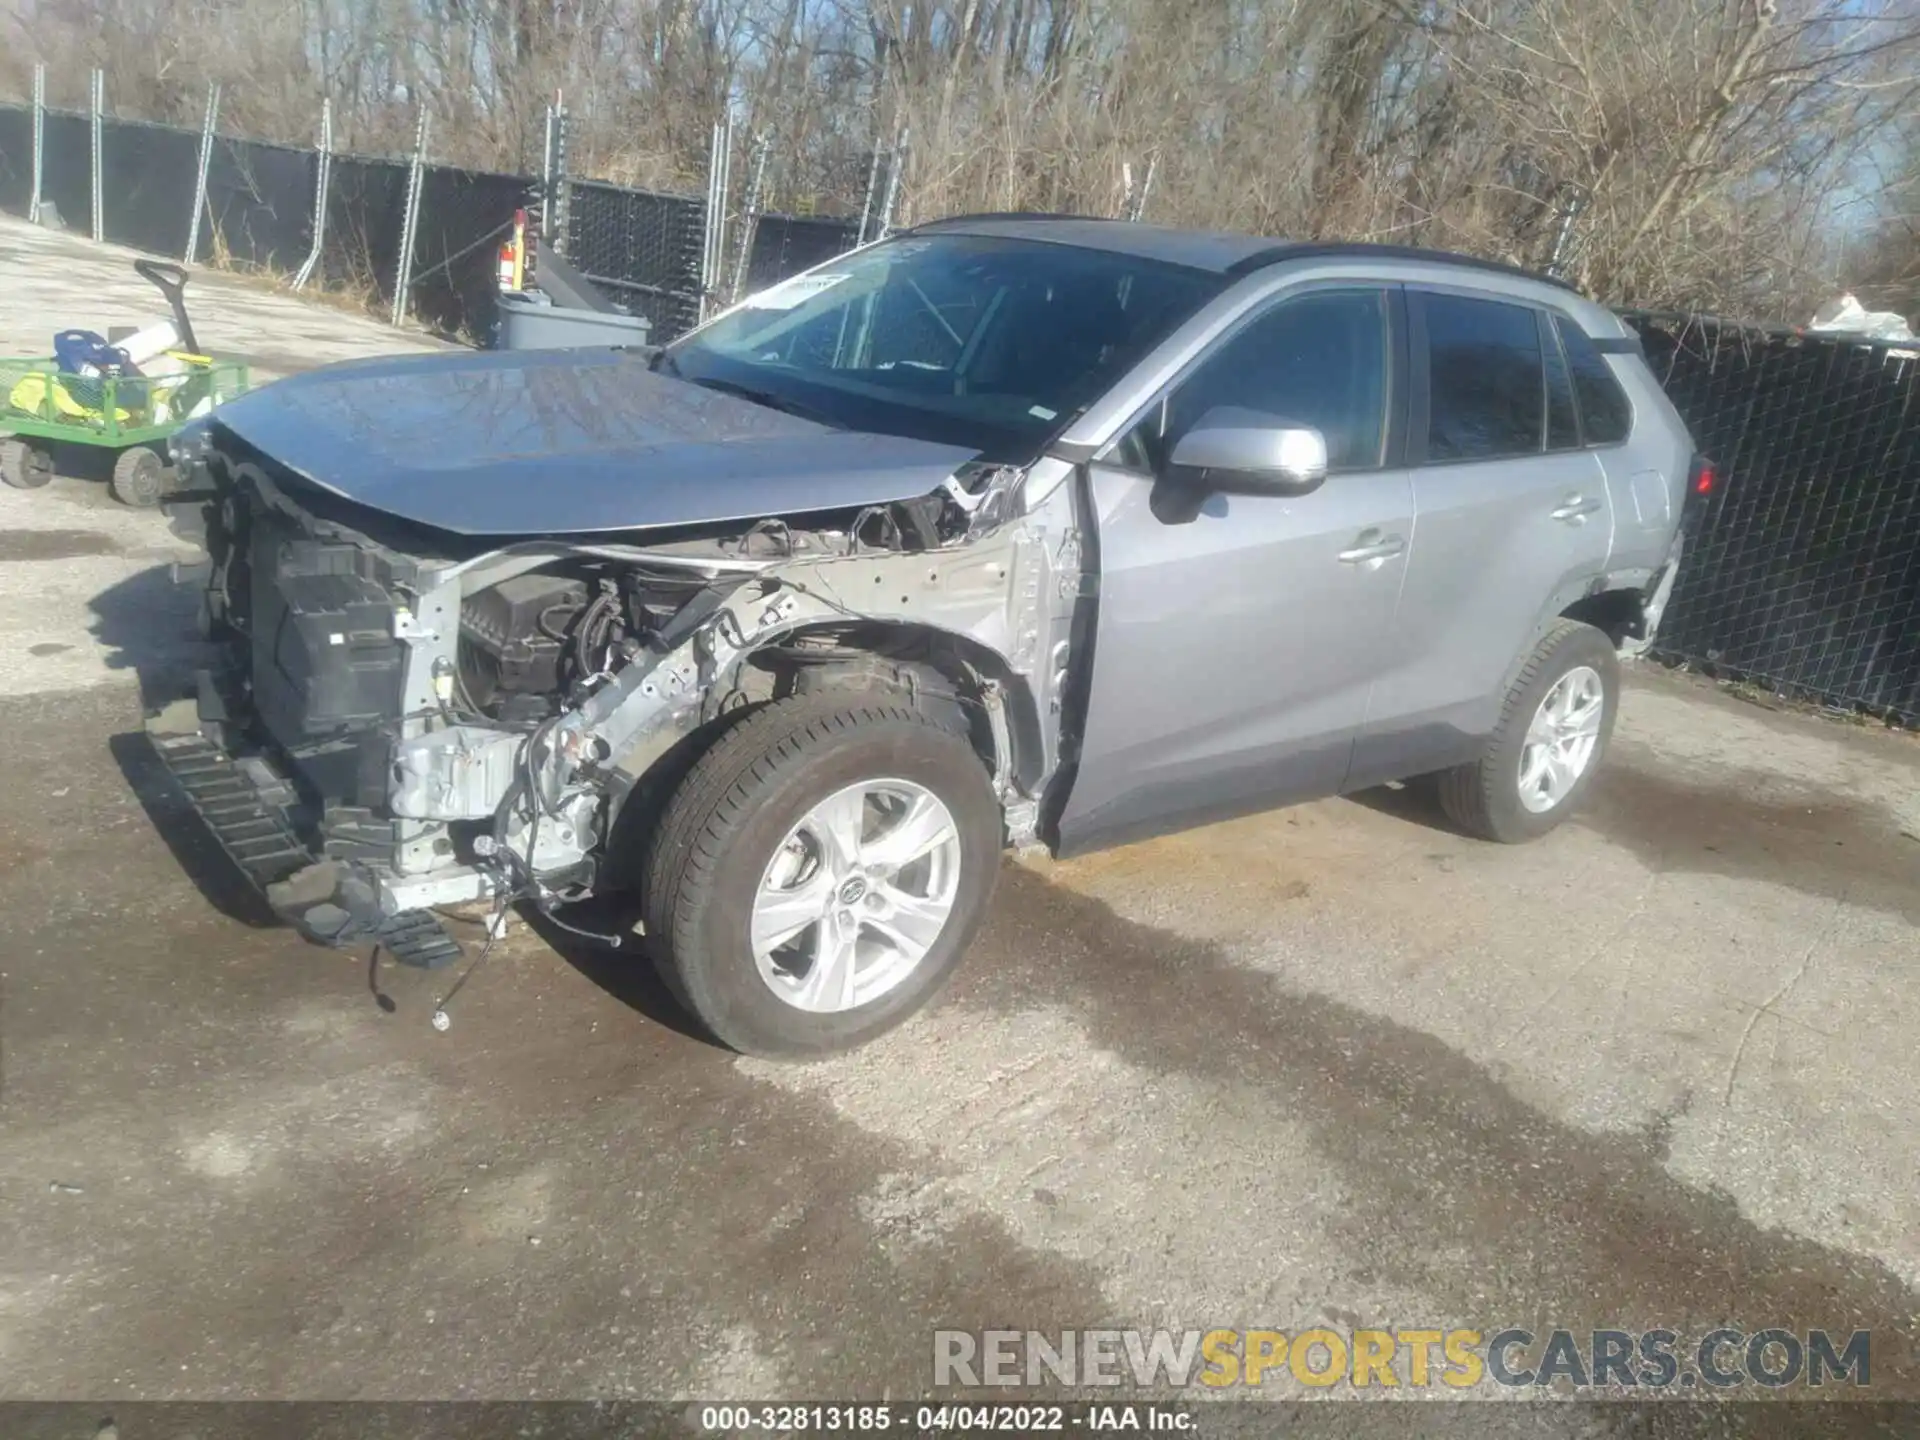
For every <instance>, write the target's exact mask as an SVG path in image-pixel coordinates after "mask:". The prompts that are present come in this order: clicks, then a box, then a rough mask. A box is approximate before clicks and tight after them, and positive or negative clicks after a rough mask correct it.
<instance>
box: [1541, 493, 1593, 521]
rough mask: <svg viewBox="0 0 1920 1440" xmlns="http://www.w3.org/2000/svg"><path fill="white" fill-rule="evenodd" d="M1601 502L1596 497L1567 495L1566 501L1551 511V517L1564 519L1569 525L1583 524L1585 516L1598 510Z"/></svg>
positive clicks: (1585, 519)
mask: <svg viewBox="0 0 1920 1440" xmlns="http://www.w3.org/2000/svg"><path fill="white" fill-rule="evenodd" d="M1601 504H1602V502H1601V501H1600V500H1599V499H1598V498H1594V499H1588V498H1587V497H1586V496H1585V495H1569V496H1568V497H1567V498H1566V502H1565V503H1564V504H1562V505H1561V507H1560V508H1559V509H1558V510H1555V511H1554V512H1553V518H1554V519H1556V520H1564V521H1566V522H1567V523H1568V524H1569V525H1584V524H1586V523H1587V516H1589V515H1591V514H1593V512H1594V511H1596V510H1598V509H1599V508H1600V506H1601Z"/></svg>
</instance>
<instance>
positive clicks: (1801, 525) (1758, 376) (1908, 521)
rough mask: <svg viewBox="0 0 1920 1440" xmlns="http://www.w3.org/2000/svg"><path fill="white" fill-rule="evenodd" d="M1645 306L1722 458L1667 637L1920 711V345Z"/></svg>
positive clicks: (1759, 671)
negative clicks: (1918, 350) (1663, 312)
mask: <svg viewBox="0 0 1920 1440" xmlns="http://www.w3.org/2000/svg"><path fill="white" fill-rule="evenodd" d="M1629 318H1630V319H1631V320H1632V321H1633V322H1634V324H1635V326H1636V328H1637V329H1638V330H1639V331H1640V333H1641V336H1642V339H1643V341H1644V343H1645V346H1646V351H1647V358H1648V360H1649V361H1650V362H1651V364H1652V365H1653V368H1654V373H1655V374H1656V375H1658V376H1659V377H1660V379H1661V382H1662V383H1663V384H1664V385H1665V386H1666V389H1667V393H1668V394H1669V395H1670V396H1672V398H1673V402H1674V404H1675V405H1676V406H1677V407H1678V408H1679V410H1680V413H1681V415H1682V416H1684V417H1685V419H1686V421H1687V425H1688V427H1689V428H1690V429H1691V430H1692V432H1693V437H1694V442H1695V444H1696V445H1697V446H1698V447H1699V448H1700V450H1701V452H1702V453H1704V454H1706V455H1709V456H1711V457H1712V458H1713V460H1714V461H1715V464H1716V466H1717V467H1718V472H1719V481H1718V484H1717V485H1716V487H1715V491H1714V494H1713V496H1712V499H1711V501H1710V508H1709V510H1708V512H1707V514H1706V515H1705V517H1704V519H1703V522H1702V526H1701V529H1700V532H1699V533H1698V534H1697V535H1696V536H1695V537H1694V539H1693V542H1692V545H1691V547H1690V548H1689V550H1688V553H1687V556H1686V561H1685V563H1684V564H1683V565H1682V566H1681V569H1680V578H1679V581H1678V583H1677V584H1676V585H1675V587H1674V592H1673V598H1672V600H1671V602H1670V605H1669V608H1668V610H1667V614H1666V617H1665V619H1664V620H1663V621H1662V623H1661V628H1660V636H1659V643H1658V646H1657V647H1656V650H1655V653H1656V654H1662V655H1664V656H1665V657H1667V658H1669V659H1672V660H1678V661H1684V662H1687V663H1690V664H1694V665H1698V666H1702V667H1707V668H1710V669H1711V670H1712V671H1713V672H1714V673H1716V674H1718V675H1721V676H1724V677H1726V678H1731V679H1745V680H1751V681H1754V682H1757V683H1760V684H1764V685H1766V686H1767V687H1768V688H1770V689H1772V690H1774V691H1775V692H1777V693H1780V694H1785V695H1790V696H1793V697H1796V698H1800V699H1808V700H1815V701H1819V702H1823V703H1826V704H1830V705H1837V706H1843V707H1846V708H1850V709H1862V710H1866V711H1870V712H1872V713H1875V714H1879V715H1883V716H1886V717H1889V718H1893V719H1898V720H1901V721H1904V722H1905V723H1908V724H1915V723H1920V357H1916V356H1915V355H1914V352H1913V351H1911V350H1904V351H1903V350H1902V349H1901V348H1900V347H1899V345H1898V344H1897V343H1896V344H1893V345H1886V344H1876V343H1863V342H1861V341H1859V340H1849V339H1845V338H1837V337H1829V336H1820V335H1808V334H1802V333H1798V332H1793V331H1782V330H1776V329H1770V328H1764V327H1756V326H1742V325H1736V324H1732V323H1729V322H1725V321H1719V320H1709V319H1701V318H1698V317H1686V316H1652V315H1635V316H1630V317H1629Z"/></svg>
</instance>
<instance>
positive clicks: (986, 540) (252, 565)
mask: <svg viewBox="0 0 1920 1440" xmlns="http://www.w3.org/2000/svg"><path fill="white" fill-rule="evenodd" d="M180 459H181V461H182V463H183V465H184V466H185V467H186V468H187V470H188V472H189V473H190V474H191V476H192V477H193V478H192V481H191V482H190V490H191V496H190V498H189V500H188V503H187V504H186V505H185V507H184V509H183V511H182V512H180V513H184V514H185V515H186V516H188V517H189V518H191V519H192V520H193V521H194V522H195V524H196V525H197V527H198V528H199V529H200V531H201V532H202V539H203V542H204V544H205V546H206V549H207V553H208V563H207V565H206V566H205V567H204V572H203V573H204V579H203V583H204V586H205V606H204V619H205V623H206V628H207V632H208V635H209V636H210V638H212V639H213V640H215V641H216V642H218V646H219V653H220V655H221V658H222V662H223V663H221V664H220V665H218V666H216V667H211V668H209V669H208V670H207V671H205V672H203V673H202V674H201V675H200V676H199V677H198V681H197V686H196V693H195V695H194V696H193V697H192V698H191V699H189V700H187V701H185V702H182V703H181V704H179V705H176V706H173V707H170V708H169V709H167V710H165V711H163V712H161V714H160V715H158V716H156V717H154V718H153V719H152V720H151V721H150V722H149V730H150V732H151V733H152V735H153V738H154V741H155V744H156V746H157V747H158V749H159V751H160V753H161V755H162V756H163V758H165V759H166V760H167V761H168V763H169V765H170V766H171V767H172V769H173V770H174V773H175V774H176V775H177V776H178V777H179V778H180V780H181V783H182V785H183V786H184V787H185V789H186V791H187V793H188V795H189V796H190V797H191V798H192V799H193V800H194V802H195V805H196V807H197V808H198V809H199V811H200V813H201V815H202V816H203V817H204V818H205V819H206V820H207V823H208V824H209V825H210V826H211V828H212V829H213V830H214V832H215V833H216V835H218V836H219V838H220V839H221V841H222V843H223V845H224V846H225V847H226V849H227V850H228V852H229V853H230V854H231V855H232V856H233V858H234V859H235V860H236V861H237V862H239V863H240V865H241V866H242V868H244V869H245V870H247V872H248V874H249V875H250V876H251V877H252V878H253V879H254V880H255V882H256V883H257V884H258V885H259V886H260V888H261V889H262V890H263V891H264V893H265V894H266V896H267V898H268V900H269V903H270V904H271V905H272V906H273V908H274V909H275V911H276V912H277V913H278V914H280V915H281V916H282V917H283V918H285V919H286V920H289V921H291V922H292V923H294V924H296V925H297V926H298V927H299V928H300V929H301V930H302V932H303V933H305V934H306V935H308V936H309V937H310V938H313V939H315V940H319V941H322V942H325V943H329V944H335V945H352V944H363V943H380V944H383V945H385V946H387V947H388V948H389V949H390V950H392V952H393V953H394V955H395V956H396V958H399V959H401V960H403V961H409V962H411V963H416V964H423V965H435V964H440V963H444V962H446V961H448V960H451V959H453V958H455V957H456V956H457V954H458V950H457V947H454V946H453V945H452V943H451V942H450V941H448V940H447V939H446V937H445V936H444V933H443V932H441V931H440V929H439V927H438V924H437V922H436V921H435V920H434V918H433V915H432V912H433V911H434V910H435V909H436V908H438V907H444V906H452V905H466V904H472V903H474V902H480V903H482V904H486V905H491V906H495V907H502V906H504V905H505V904H507V903H508V902H510V901H513V900H517V899H526V900H530V901H532V902H533V903H534V904H536V905H538V906H539V907H541V908H542V909H547V910H550V909H552V908H553V907H555V906H557V905H560V904H563V903H564V902H568V901H572V900H577V899H580V898H583V897H585V896H587V895H590V894H595V893H605V892H609V891H619V890H624V889H628V888H631V887H632V886H633V884H634V883H635V878H636V876H637V866H636V865H635V864H634V863H633V861H632V854H631V851H630V849H629V848H628V847H630V846H631V845H632V844H633V843H635V842H636V841H637V842H638V843H640V844H642V845H643V844H644V841H645V836H644V835H640V836H635V835H634V834H633V833H632V832H633V828H634V827H633V825H632V824H631V823H628V822H629V821H630V819H631V817H630V816H629V814H628V812H629V808H630V802H632V801H633V800H634V798H635V797H636V796H638V795H641V794H643V793H645V791H646V789H647V786H648V784H649V782H650V780H651V779H653V778H654V777H655V776H656V775H658V774H659V773H661V768H662V767H663V764H664V763H665V762H667V761H668V758H669V757H670V756H673V755H676V754H683V753H684V751H685V749H686V747H687V746H689V745H695V746H697V745H699V744H701V743H702V742H703V739H704V738H706V737H710V736H712V735H713V734H714V733H716V732H717V731H719V730H721V729H724V728H725V726H726V725H727V724H728V723H729V721H730V719H731V718H733V717H736V716H738V715H742V714H745V713H747V712H749V711H750V710H752V709H753V708H754V707H755V706H757V705H759V704H762V703H764V702H766V701H767V700H770V699H774V698H777V697H779V696H781V695H783V694H787V693H791V692H792V691H794V690H795V689H798V688H805V687H807V686H810V685H818V684H842V683H856V684H866V685H874V686H879V687H883V688H884V687H930V688H937V689H938V690H940V691H941V692H943V693H947V694H951V695H952V696H953V697H954V698H955V699H956V700H957V701H958V702H959V703H960V704H961V705H962V707H963V709H964V710H965V713H966V714H967V716H968V722H969V726H970V728H971V731H972V734H973V738H974V742H975V747H976V749H977V750H978V751H979V753H980V756H981V761H982V764H983V765H984V766H986V767H987V768H988V769H989V771H990V773H991V774H992V776H993V780H994V788H995V790H996V792H997V794H998V797H999V799H1000V802H1001V806H1002V810H1003V813H1004V815H1005V818H1006V828H1007V836H1008V839H1009V840H1010V841H1011V842H1012V843H1014V844H1026V843H1030V842H1032V841H1034V840H1035V839H1036V837H1037V835H1038V831H1039V828H1040V817H1041V804H1042V799H1043V797H1044V795H1045V793H1046V789H1047V786H1048V783H1049V781H1050V780H1051V778H1052V777H1053V776H1054V774H1055V772H1056V771H1057V769H1058V768H1059V765H1060V762H1061V755H1060V740H1059V735H1060V712H1061V707H1062V704H1063V691H1064V689H1065V686H1066V679H1067V674H1068V668H1069V667H1068V660H1069V655H1070V652H1071V650H1072V648H1073V644H1074V635H1075V626H1076V612H1077V610H1078V609H1079V606H1080V601H1081V597H1082V595H1083V592H1084V591H1085V590H1086V589H1087V588H1088V587H1087V586H1086V584H1085V582H1084V580H1083V573H1084V572H1085V560H1084V558H1083V555H1082V550H1081V536H1082V534H1083V532H1084V525H1083V524H1082V522H1081V520H1080V518H1079V516H1078V513H1077V506H1078V503H1079V502H1078V499H1077V493H1076V489H1075V487H1074V486H1073V485H1072V484H1070V483H1067V482H1068V480H1069V478H1070V472H1069V470H1068V468H1067V467H1066V466H1065V465H1064V464H1062V463H1060V462H1056V461H1051V460H1042V461H1040V462H1038V464H1036V465H1034V466H1030V467H1023V468H1016V467H1002V466H991V465H984V464H979V463H965V464H961V465H959V466H958V467H957V468H953V469H951V470H950V472H949V474H948V475H947V478H946V479H945V480H944V481H942V482H941V483H940V484H939V485H938V486H937V487H936V488H934V489H933V490H932V491H931V492H929V493H925V494H921V495H918V496H915V497H913V498H909V499H898V498H893V496H892V495H891V494H890V493H889V492H887V491H886V490H882V491H881V492H880V493H881V494H882V498H880V499H878V500H876V501H875V502H874V503H869V504H865V505H860V506H856V507H854V508H850V509H845V508H843V509H836V510H831V511H825V512H822V511H819V510H817V509H812V508H810V507H807V506H806V505H805V504H804V498H805V497H804V491H803V492H801V499H802V502H803V503H801V504H799V505H796V506H795V507H794V508H793V510H792V511H790V512H786V513H781V514H766V515H762V516H759V517H755V518H752V519H748V520H738V519H732V518H728V519H724V520H719V521H714V522H710V523H698V522H694V523H685V522H684V520H683V519H682V517H678V516H676V517H675V518H676V521H679V522H681V523H672V524H669V525H666V526H648V525H646V524H636V525H633V526H631V527H629V528H626V529H615V528H608V529H603V530H599V531H596V532H594V533H590V534H580V533H574V534H551V533H550V534H545V535H537V536H526V537H512V536H506V535H500V534H496V533H487V534H462V533H459V532H458V531H456V530H452V529H444V528H440V527H437V526H431V525H426V524H422V523H419V522H418V521H416V520H413V519H409V518H406V517H404V516H401V515H396V514H394V513H392V512H391V511H390V510H387V509H384V508H375V507H372V506H369V505H366V504H363V503H360V502H359V501H357V500H355V499H353V498H351V497H350V496H347V495H343V494H341V493H338V491H337V490H335V489H334V488H332V487H329V486H327V485H325V484H321V483H316V482H315V481H314V480H313V479H312V478H311V476H310V475H303V474H300V473H296V472H295V471H294V470H292V469H290V468H288V467H287V466H285V465H283V464H281V463H279V462H277V461H276V460H274V459H271V458H269V456H268V455H267V454H265V453H263V451H262V450H261V449H260V448H258V447H256V446H255V445H253V444H250V443H249V442H248V441H247V440H246V439H243V438H242V437H241V435H240V434H238V433H237V432H236V431H235V430H234V429H231V428H228V427H227V426H225V425H222V424H220V423H215V424H213V425H211V426H208V427H206V428H204V429H202V430H200V431H196V432H194V434H193V435H192V436H191V437H190V439H189V440H188V442H187V448H186V451H185V453H183V454H182V455H181V456H180ZM893 488H895V489H897V488H898V486H897V484H896V485H895V486H894V487H893ZM632 808H633V809H634V811H635V812H636V813H637V812H638V810H639V809H640V807H638V806H634V807H632Z"/></svg>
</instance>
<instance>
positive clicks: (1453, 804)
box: [1436, 620, 1620, 845]
mask: <svg viewBox="0 0 1920 1440" xmlns="http://www.w3.org/2000/svg"><path fill="white" fill-rule="evenodd" d="M1580 671H1585V672H1588V673H1590V674H1591V675H1593V676H1597V677H1598V681H1599V688H1600V695H1599V700H1598V711H1599V714H1598V729H1597V730H1596V731H1595V732H1594V734H1593V744H1592V746H1591V747H1590V748H1589V749H1588V750H1587V751H1586V754H1585V758H1584V760H1582V761H1581V762H1580V764H1579V767H1578V772H1577V775H1576V776H1575V778H1574V779H1573V781H1572V783H1571V785H1567V786H1565V787H1564V789H1563V790H1561V793H1558V794H1556V795H1551V797H1550V796H1549V793H1548V792H1549V791H1550V790H1554V789H1559V788H1560V787H1559V786H1558V785H1556V784H1555V781H1554V780H1552V779H1549V778H1547V774H1548V772H1547V771H1544V770H1537V771H1535V772H1534V773H1535V774H1537V775H1540V776H1541V777H1542V778H1541V780H1540V782H1539V783H1538V784H1535V785H1533V786H1529V787H1525V788H1526V789H1527V791H1528V792H1529V793H1530V794H1531V795H1532V797H1533V803H1532V804H1529V802H1528V800H1527V798H1525V796H1524V795H1523V786H1522V768H1521V767H1522V762H1523V761H1524V760H1527V759H1528V758H1529V757H1528V754H1527V752H1528V748H1529V739H1530V736H1529V730H1530V727H1532V726H1533V724H1534V722H1535V719H1536V717H1537V716H1539V715H1540V710H1541V705H1542V702H1544V701H1545V700H1546V699H1547V697H1548V696H1549V695H1555V687H1557V686H1559V685H1560V682H1561V681H1562V680H1563V679H1566V678H1567V677H1569V676H1575V674H1576V672H1580ZM1587 685H1588V682H1587V680H1586V677H1585V676H1584V675H1581V676H1578V677H1577V678H1576V679H1575V680H1574V681H1573V682H1571V683H1570V685H1569V688H1568V690H1562V691H1560V692H1559V694H1558V695H1556V700H1557V701H1563V700H1565V699H1566V697H1567V696H1568V695H1569V693H1570V692H1572V693H1574V694H1575V695H1576V696H1577V695H1578V694H1579V693H1580V692H1581V691H1582V690H1585V689H1586V688H1587ZM1619 705H1620V660H1619V656H1618V655H1617V654H1616V653H1615V651H1614V648H1613V642H1612V641H1610V640H1608V639H1607V637H1606V636H1605V635H1604V634H1603V633H1602V632H1600V631H1599V630H1596V629H1594V628H1593V626H1591V625H1583V624H1580V623H1579V622H1578V621H1574V620H1557V621H1555V622H1554V624H1553V626H1552V628H1551V629H1549V630H1548V631H1547V633H1546V634H1545V635H1544V636H1543V637H1542V638H1541V640H1540V643H1539V644H1538V645H1537V646H1535V647H1534V651H1533V653H1532V654H1531V655H1529V656H1528V657H1527V660H1526V663H1525V664H1523V665H1522V666H1521V667H1520V671H1519V674H1518V675H1516V676H1515V677H1514V681H1513V685H1512V687H1511V688H1510V689H1509V690H1508V691H1507V699H1506V703H1505V704H1504V705H1503V706H1502V707H1501V710H1500V723H1499V724H1498V726H1496V727H1495V729H1494V732H1493V738H1492V739H1491V740H1490V741H1489V742H1488V744H1487V749H1486V753H1485V754H1484V755H1483V756H1482V757H1481V758H1480V759H1479V760H1478V761H1477V762H1474V763H1472V764H1468V765H1461V766H1459V767H1457V768H1455V769H1452V770H1444V771H1442V772H1441V773H1440V774H1439V775H1438V776H1437V777H1436V780H1437V782H1438V790H1439V796H1440V806H1441V809H1443V810H1444V811H1445V812H1446V814H1447V817H1448V818H1449V819H1450V820H1452V821H1453V822H1454V824H1456V825H1458V826H1459V827H1460V828H1461V829H1462V830H1465V831H1466V832H1467V833H1468V834H1469V835H1474V836H1477V837H1479V838H1480V839H1482V840H1495V841H1499V842H1500V843H1502V844H1506V845H1514V844H1519V843H1521V842H1522V841H1526V840H1537V839H1539V838H1540V836H1542V835H1545V834H1546V833H1547V832H1548V831H1550V830H1552V829H1554V828H1555V827H1556V826H1558V825H1559V824H1560V823H1561V822H1562V821H1563V820H1565V819H1566V818H1567V817H1568V816H1569V815H1571V814H1572V813H1573V812H1574V811H1575V810H1577V809H1579V807H1580V803H1581V801H1582V800H1584V799H1585V798H1586V794H1587V791H1588V790H1589V789H1591V788H1592V785H1593V777H1594V773H1595V772H1596V771H1597V770H1598V769H1599V768H1600V763H1601V761H1602V760H1603V759H1604V758H1605V756H1606V750H1607V742H1608V740H1609V739H1610V738H1611V737H1612V735H1613V721H1614V714H1615V712H1616V711H1617V710H1618V708H1619ZM1580 728H1584V722H1581V724H1580V725H1578V726H1572V725H1570V726H1569V728H1568V731H1567V733H1568V734H1569V735H1570V736H1571V735H1573V733H1574V731H1575V730H1576V729H1580ZM1548 733H1550V732H1548ZM1549 748H1552V747H1549ZM1556 753H1557V752H1556Z"/></svg>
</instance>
